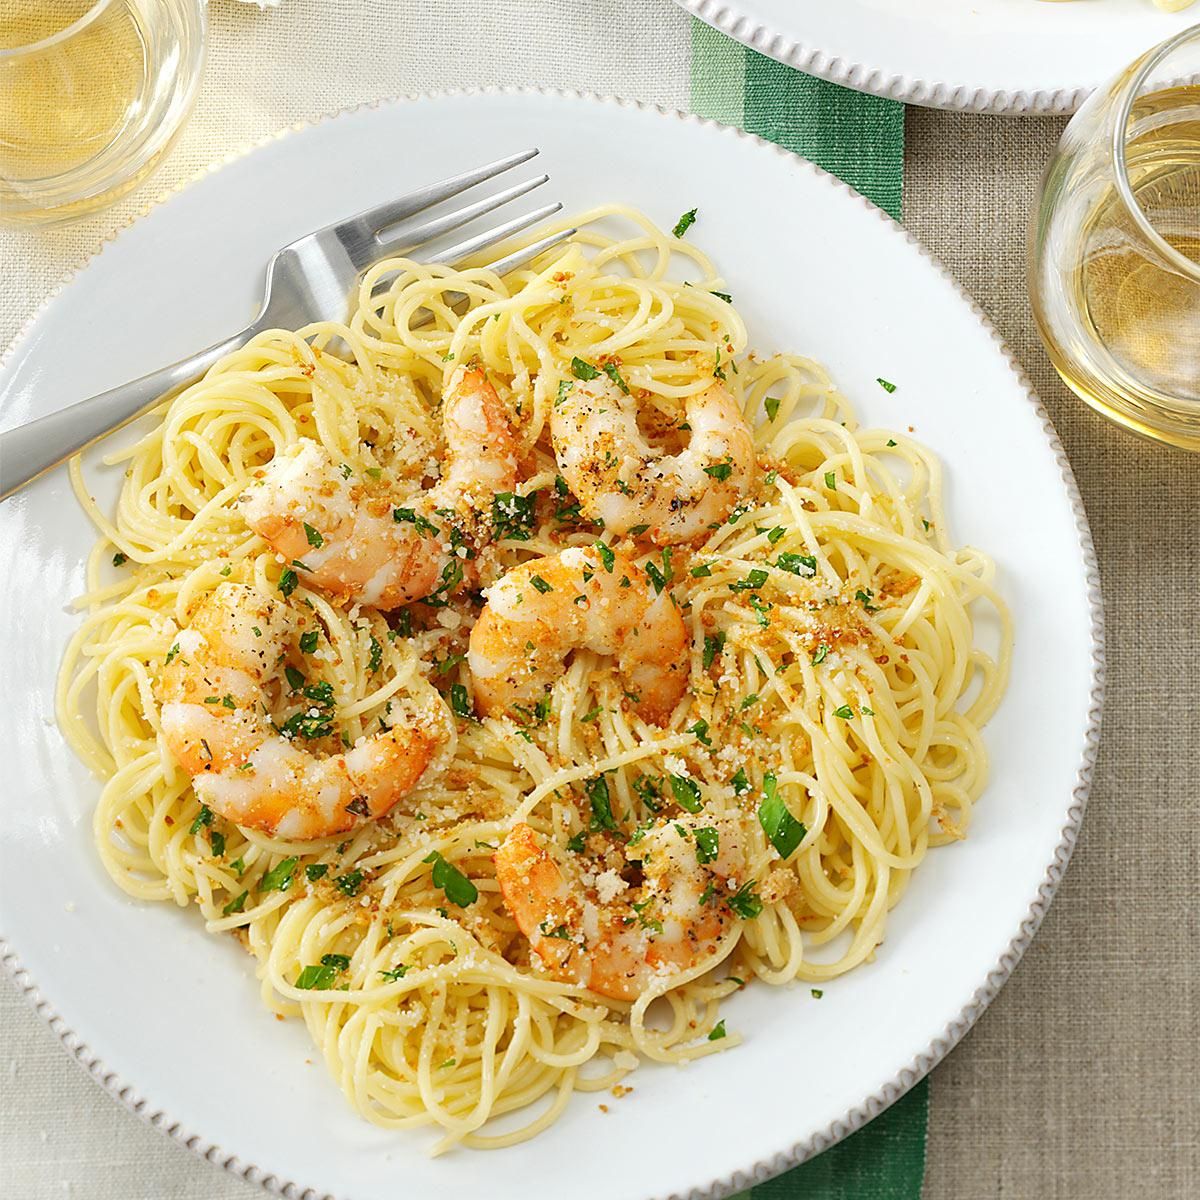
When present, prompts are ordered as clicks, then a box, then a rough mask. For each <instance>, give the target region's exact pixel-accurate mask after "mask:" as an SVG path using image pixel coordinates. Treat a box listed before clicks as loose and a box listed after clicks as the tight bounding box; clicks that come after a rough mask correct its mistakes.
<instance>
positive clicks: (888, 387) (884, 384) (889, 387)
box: [875, 379, 896, 393]
mask: <svg viewBox="0 0 1200 1200" xmlns="http://www.w3.org/2000/svg"><path fill="white" fill-rule="evenodd" d="M875 382H876V383H877V384H879V386H880V387H881V388H883V390H884V391H885V392H888V393H891V392H894V391H895V390H896V385H895V384H894V383H892V382H891V381H890V380H887V379H876V380H875Z"/></svg>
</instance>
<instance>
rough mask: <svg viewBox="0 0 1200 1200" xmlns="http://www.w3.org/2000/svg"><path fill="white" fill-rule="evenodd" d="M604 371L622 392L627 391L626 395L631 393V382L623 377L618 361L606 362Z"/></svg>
mask: <svg viewBox="0 0 1200 1200" xmlns="http://www.w3.org/2000/svg"><path fill="white" fill-rule="evenodd" d="M604 373H605V375H607V376H608V377H609V379H611V380H612V381H613V383H615V384H616V385H617V387H619V388H620V389H621V391H622V392H624V393H625V395H626V396H628V395H629V384H627V383H626V382H625V380H624V379H622V378H621V372H620V371H619V370H618V369H617V364H616V363H611V362H610V363H605V364H604Z"/></svg>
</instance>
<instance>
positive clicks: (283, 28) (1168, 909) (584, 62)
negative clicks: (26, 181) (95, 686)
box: [0, 0, 1200, 1200]
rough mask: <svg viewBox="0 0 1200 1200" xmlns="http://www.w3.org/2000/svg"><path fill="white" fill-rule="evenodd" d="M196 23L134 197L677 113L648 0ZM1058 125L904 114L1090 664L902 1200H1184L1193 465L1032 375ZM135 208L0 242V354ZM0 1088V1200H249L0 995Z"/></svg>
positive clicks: (490, 0) (1196, 1146)
mask: <svg viewBox="0 0 1200 1200" xmlns="http://www.w3.org/2000/svg"><path fill="white" fill-rule="evenodd" d="M212 16H213V25H214V28H213V31H212V38H211V54H210V64H209V68H208V73H207V76H206V81H205V87H204V92H203V94H202V96H201V99H200V104H199V106H198V108H197V112H196V116H195V118H194V119H193V121H192V124H191V125H190V127H189V128H188V130H187V132H186V134H185V136H184V139H183V141H182V142H181V145H180V147H179V148H178V150H177V151H176V153H175V154H174V156H173V157H172V159H171V161H170V162H169V164H168V165H167V168H166V169H165V170H164V172H163V174H162V175H161V176H160V178H159V181H158V184H159V185H165V184H168V183H172V182H175V181H177V180H179V179H182V178H186V177H187V176H189V175H190V174H192V173H194V172H195V171H196V170H198V169H199V168H200V167H202V166H204V165H205V164H207V163H208V162H210V161H212V160H213V159H214V158H216V157H218V156H220V155H222V154H224V153H225V152H227V151H229V150H230V149H233V148H235V147H237V146H239V145H241V144H242V143H244V142H246V141H248V140H250V139H252V138H255V137H258V136H260V135H262V134H266V133H269V132H273V131H274V130H276V129H278V128H279V127H280V126H282V125H284V124H287V123H289V122H291V121H295V120H298V119H301V118H306V117H311V116H316V115H319V114H321V113H325V112H328V111H332V110H334V109H337V108H341V107H343V106H345V105H348V104H353V103H356V102H358V101H362V100H367V99H373V98H376V97H379V96H386V95H393V94H397V93H405V92H411V91H418V90H427V89H439V88H444V87H450V86H467V85H471V84H532V83H539V84H550V85H557V86H562V87H578V88H584V89H591V90H597V91H601V92H612V93H616V94H620V95H626V96H632V97H636V98H638V99H643V100H652V101H655V102H657V103H661V104H666V105H670V106H673V107H686V106H687V104H688V99H689V96H688V86H689V83H688V80H689V77H688V53H689V51H688V46H689V38H688V26H687V21H686V19H685V18H684V16H683V15H682V14H681V12H680V11H679V10H678V9H677V8H676V7H675V6H674V5H673V4H671V3H670V2H669V0H504V2H503V3H500V2H499V0H457V2H456V0H285V2H284V3H283V5H282V6H281V7H280V8H279V9H276V10H271V11H269V12H266V13H260V12H258V11H257V10H256V9H254V8H252V7H246V6H241V5H230V4H227V3H218V4H215V5H214V7H213V12H212ZM1060 129H1061V122H1059V121H1053V120H1004V119H999V118H989V117H974V116H959V115H949V114H941V113H935V112H930V111H925V110H921V109H911V110H910V111H909V114H908V123H907V144H908V150H907V154H906V163H905V206H906V223H907V225H908V227H909V228H910V229H911V230H912V231H913V232H914V233H915V234H916V236H917V237H918V238H920V239H921V241H922V242H924V243H925V244H926V245H927V246H928V247H929V248H930V249H931V250H932V251H933V253H934V254H935V255H937V256H938V257H940V258H941V259H942V261H943V262H944V263H946V265H947V266H948V267H949V268H950V270H951V271H952V273H953V274H954V275H956V276H957V278H958V279H959V280H960V281H961V282H962V283H963V285H964V286H965V287H966V289H967V290H968V291H969V292H970V293H971V294H972V295H973V296H974V297H975V298H976V299H977V300H978V301H979V302H980V304H981V305H982V306H983V307H984V308H985V309H986V310H987V311H988V313H989V314H990V315H991V317H992V319H993V320H994V321H995V322H996V324H997V325H998V327H999V329H1000V331H1001V333H1002V334H1003V336H1004V337H1005V339H1006V340H1007V341H1008V343H1009V345H1010V346H1011V347H1012V348H1013V350H1014V351H1015V352H1016V354H1017V357H1018V358H1019V359H1020V360H1021V361H1022V363H1023V364H1024V365H1025V368H1026V370H1027V372H1028V373H1029V375H1030V377H1031V378H1032V380H1033V382H1034V385H1035V388H1036V390H1037V391H1038V392H1039V393H1040V395H1041V396H1042V398H1043V400H1044V401H1045V403H1046V405H1047V407H1048V409H1049V410H1050V413H1051V415H1052V417H1053V418H1054V421H1055V423H1056V424H1057V426H1058V429H1059V432H1060V434H1061V435H1062V438H1063V441H1064V443H1065V445H1066V448H1067V452H1068V454H1069V455H1070V458H1071V462H1072V464H1073V466H1074V468H1075V472H1076V475H1077V477H1078V480H1079V484H1080V487H1081V490H1082V492H1083V496H1084V500H1085V502H1086V504H1087V508H1088V513H1089V516H1090V518H1091V522H1092V529H1093V533H1094V535H1095V539H1096V546H1097V551H1098V554H1099V559H1100V566H1101V573H1102V576H1103V583H1104V591H1105V598H1106V604H1107V617H1108V664H1109V672H1108V704H1107V710H1106V717H1105V732H1104V738H1103V743H1102V749H1101V754H1100V761H1099V765H1098V768H1097V771H1096V776H1095V783H1094V787H1093V791H1092V799H1091V804H1090V806H1089V810H1088V815H1087V819H1086V822H1085V825H1084V831H1083V836H1082V838H1081V840H1080V843H1079V847H1078V849H1077V851H1076V854H1075V860H1074V862H1073V864H1072V866H1071V869H1070V871H1069V873H1068V875H1067V878H1066V881H1065V883H1064V884H1063V886H1062V888H1061V890H1060V892H1059V896H1058V898H1057V900H1056V901H1055V903H1054V907H1053V908H1052V910H1051V912H1050V915H1049V917H1048V918H1047V920H1046V922H1045V925H1044V927H1043V929H1042V931H1041V933H1040V934H1039V936H1038V938H1037V940H1036V941H1035V943H1034V945H1033V947H1032V949H1031V950H1030V951H1029V952H1028V954H1027V955H1026V957H1025V960H1024V962H1023V963H1022V964H1021V965H1020V967H1019V968H1018V970H1017V972H1016V974H1015V975H1014V977H1013V978H1012V980H1011V981H1010V982H1009V983H1008V984H1007V986H1006V987H1005V989H1004V991H1003V992H1002V993H1001V995H1000V997H999V999H998V1000H997V1001H996V1002H995V1003H994V1004H993V1005H992V1007H991V1008H990V1009H989V1011H988V1012H987V1013H986V1014H985V1015H984V1017H983V1018H982V1020H981V1021H980V1023H979V1025H978V1026H977V1027H976V1029H975V1030H974V1031H973V1032H972V1033H971V1034H970V1035H969V1036H968V1037H967V1038H966V1040H965V1041H964V1042H963V1044H962V1045H961V1046H960V1047H959V1048H958V1049H957V1050H955V1051H954V1052H953V1053H952V1054H951V1055H950V1057H949V1058H948V1059H947V1061H946V1062H945V1063H944V1064H943V1065H942V1066H941V1067H939V1068H938V1070H937V1071H936V1072H935V1074H934V1077H933V1083H932V1092H931V1105H930V1113H929V1148H928V1166H927V1178H926V1184H925V1190H924V1195H925V1197H926V1200H975V1198H981V1200H982V1198H985V1197H997V1198H1004V1200H1026V1198H1028V1200H1056V1198H1063V1200H1068V1198H1069V1200H1075V1198H1078V1200H1126V1198H1128V1197H1139V1198H1146V1200H1158V1198H1160V1197H1161V1198H1164V1200H1165V1198H1175V1197H1179V1198H1190V1197H1195V1196H1200V1038H1198V1031H1200V918H1198V917H1197V911H1198V908H1197V905H1196V903H1195V900H1194V897H1195V894H1196V890H1197V881H1198V878H1200V870H1198V861H1197V859H1198V856H1197V844H1198V839H1197V833H1196V826H1197V818H1196V815H1195V814H1196V808H1197V798H1198V797H1197V793H1198V792H1200V784H1198V781H1197V769H1196V764H1197V761H1198V760H1200V724H1198V723H1197V721H1196V719H1195V716H1194V713H1195V710H1196V708H1197V705H1198V702H1200V676H1198V674H1197V666H1198V665H1200V654H1198V651H1200V637H1198V635H1197V630H1198V628H1200V587H1198V586H1197V581H1196V574H1197V566H1198V564H1200V459H1198V458H1194V457H1188V456H1185V455H1183V454H1178V453H1172V452H1168V451H1166V450H1163V449H1160V448H1157V447H1154V446H1151V445H1149V444H1145V443H1142V442H1138V441H1135V440H1133V439H1132V438H1130V437H1128V436H1126V435H1125V434H1122V433H1120V432H1118V431H1117V430H1116V429H1114V428H1112V427H1111V426H1109V425H1107V424H1105V423H1104V422H1102V421H1101V420H1100V419H1099V418H1098V417H1096V416H1094V415H1093V414H1091V413H1090V412H1089V411H1088V410H1086V409H1085V408H1084V407H1083V406H1082V405H1081V404H1080V403H1079V402H1078V401H1076V400H1075V399H1073V398H1072V397H1071V396H1069V395H1068V394H1067V392H1066V390H1065V389H1064V388H1063V387H1062V385H1061V384H1060V383H1059V382H1058V380H1057V378H1056V376H1055V375H1054V374H1053V372H1052V370H1051V369H1050V367H1049V365H1048V363H1047V361H1046V358H1045V355H1044V353H1043V351H1042V348H1041V345H1040V343H1039V342H1038V339H1037V335H1036V332H1035V330H1034V327H1033V322H1032V318H1031V316H1030V313H1029V308H1028V303H1027V300H1026V293H1025V275H1024V232H1025V224H1026V219H1027V216H1028V211H1029V206H1030V203H1031V200H1032V197H1033V194H1034V190H1035V187H1036V182H1037V177H1038V174H1039V172H1040V169H1041V165H1042V164H1043V163H1044V162H1045V160H1046V158H1047V156H1048V155H1049V153H1050V150H1051V148H1052V146H1053V144H1054V142H1055V139H1056V138H1057V136H1058V133H1059V131H1060ZM155 190H156V185H154V184H152V185H151V187H150V188H149V189H147V192H146V193H143V194H142V195H140V196H139V197H138V198H137V199H135V200H131V201H129V202H127V203H126V204H125V205H123V206H122V208H121V209H120V210H119V211H117V212H115V213H110V214H107V215H105V216H103V217H100V218H97V219H95V220H93V221H91V222H89V223H87V224H85V225H83V226H80V227H78V228H76V229H72V230H67V231H62V232H57V233H48V234H43V235H40V236H30V235H13V234H0V272H2V274H0V279H2V280H3V283H2V284H0V344H7V342H8V341H9V340H10V339H11V337H12V336H13V335H14V334H15V333H16V332H17V330H18V329H19V328H20V326H21V324H22V323H23V322H24V321H25V320H26V319H27V318H28V316H29V315H30V313H31V312H32V311H33V309H34V308H35V307H36V306H37V305H38V304H39V303H40V302H41V300H42V299H43V298H44V296H45V294H46V293H47V292H48V291H49V290H50V289H51V288H52V287H53V286H54V284H56V283H57V282H58V281H59V279H60V278H61V276H62V275H63V274H64V272H66V271H67V270H68V269H69V268H71V267H73V266H75V265H76V264H78V263H79V262H80V261H81V260H82V259H83V258H85V257H86V256H87V255H88V254H90V253H92V252H93V251H94V250H95V248H96V246H97V245H98V244H99V242H100V240H101V239H102V238H103V237H104V236H106V235H107V234H108V233H109V232H111V230H112V229H113V228H115V227H116V226H117V225H118V224H120V223H122V222H123V220H124V219H125V218H127V217H128V216H129V215H130V214H132V213H133V212H135V211H137V210H138V209H139V208H140V207H141V206H142V204H143V203H144V202H145V199H146V198H147V194H149V193H153V192H154V191H155ZM1014 483H1016V484H1019V480H1014ZM1030 534H1031V536H1036V531H1032V530H1031V531H1030ZM1046 686H1047V688H1053V686H1054V681H1053V680H1052V679H1048V680H1047V682H1046ZM0 836H3V834H2V831H0ZM0 1081H2V1083H3V1091H2V1092H0V1197H2V1198H3V1200H43V1198H46V1200H48V1198H50V1197H55V1198H59V1197H64V1196H76V1197H87V1198H88V1200H166V1198H170V1200H202V1198H203V1200H251V1198H252V1197H255V1196H258V1195H261V1193H260V1192H259V1191H258V1190H257V1189H256V1188H253V1187H251V1186H250V1185H248V1184H245V1183H243V1182H242V1181H240V1180H237V1179H234V1178H232V1177H230V1176H228V1175H224V1174H221V1173H220V1172H218V1171H217V1170H216V1169H215V1168H213V1167H211V1166H209V1165H207V1164H205V1163H202V1162H200V1161H199V1160H197V1159H194V1158H193V1157H192V1156H191V1155H189V1154H188V1153H187V1151H185V1150H184V1149H182V1148H181V1147H179V1146H178V1145H176V1144H174V1143H173V1142H171V1141H169V1140H168V1139H166V1138H164V1137H163V1136H162V1135H161V1134H159V1133H156V1132H154V1131H153V1130H151V1129H149V1128H147V1127H146V1126H144V1125H142V1124H141V1123H140V1122H139V1121H137V1119H136V1118H134V1117H132V1116H130V1115H129V1114H128V1113H127V1112H125V1111H124V1110H123V1109H121V1108H120V1107H119V1106H118V1105H117V1104H116V1103H114V1102H113V1101H112V1100H111V1099H109V1098H108V1097H107V1096H106V1095H105V1094H104V1093H103V1092H101V1091H100V1090H99V1089H98V1088H97V1087H96V1086H95V1085H94V1084H93V1083H91V1082H90V1081H89V1080H88V1078H87V1077H86V1076H85V1075H84V1073H83V1072H82V1071H81V1070H80V1069H79V1067H78V1066H76V1065H75V1064H74V1063H72V1062H71V1061H70V1060H69V1059H68V1058H67V1056H66V1055H65V1054H64V1053H63V1052H62V1050H61V1048H60V1047H59V1046H58V1044H57V1043H56V1041H55V1038H54V1037H53V1035H52V1034H51V1033H50V1032H49V1030H48V1029H47V1028H46V1027H45V1026H43V1025H42V1023H41V1022H40V1021H39V1020H38V1018H37V1017H36V1016H35V1015H34V1014H33V1012H32V1010H30V1009H29V1007H28V1006H27V1005H26V1004H25V1002H24V1001H23V1000H22V999H21V997H20V996H19V995H18V993H17V991H16V989H15V988H14V987H13V986H12V985H11V983H10V982H9V981H8V980H7V979H6V978H3V977H0Z"/></svg>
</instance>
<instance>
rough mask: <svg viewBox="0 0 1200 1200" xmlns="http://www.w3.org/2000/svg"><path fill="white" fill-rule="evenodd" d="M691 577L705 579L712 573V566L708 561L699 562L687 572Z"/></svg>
mask: <svg viewBox="0 0 1200 1200" xmlns="http://www.w3.org/2000/svg"><path fill="white" fill-rule="evenodd" d="M688 574H689V575H691V577H692V578H693V579H707V578H708V577H709V576H710V575H711V574H712V567H710V566H709V565H708V563H701V564H700V566H698V567H693V568H692V569H691V570H690V571H689V572H688Z"/></svg>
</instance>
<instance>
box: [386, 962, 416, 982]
mask: <svg viewBox="0 0 1200 1200" xmlns="http://www.w3.org/2000/svg"><path fill="white" fill-rule="evenodd" d="M409 969H410V968H409V966H408V964H407V963H401V964H400V965H399V966H398V967H393V968H392V969H391V970H390V971H380V972H379V974H380V975H382V976H383V978H384V979H386V980H387V981H388V983H395V982H396V980H397V979H403V978H404V976H405V975H407V974H408V972H409Z"/></svg>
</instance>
